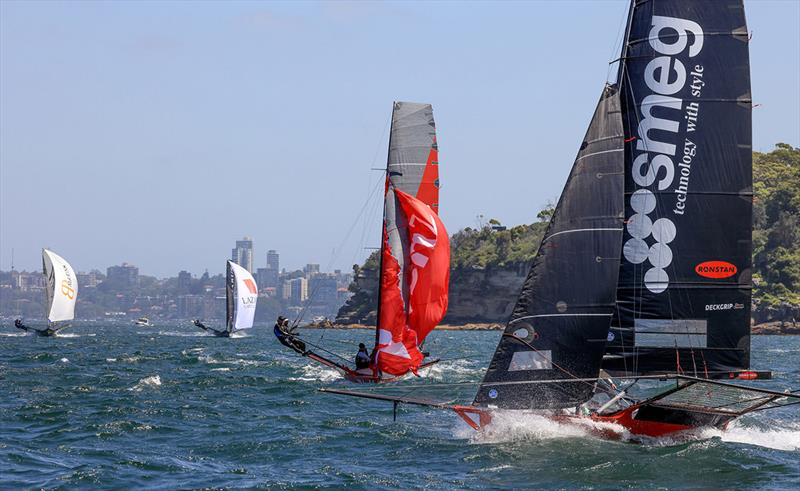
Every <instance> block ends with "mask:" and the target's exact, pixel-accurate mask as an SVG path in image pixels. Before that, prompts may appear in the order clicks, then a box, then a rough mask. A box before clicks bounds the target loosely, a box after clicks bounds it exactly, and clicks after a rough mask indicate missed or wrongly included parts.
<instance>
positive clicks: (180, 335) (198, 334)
mask: <svg viewBox="0 0 800 491" xmlns="http://www.w3.org/2000/svg"><path fill="white" fill-rule="evenodd" d="M136 334H147V335H149V336H152V335H153V331H144V332H138V331H137V332H136ZM158 335H159V336H174V337H178V338H204V337H208V336H213V334H208V333H205V332H200V331H198V332H180V331H158Z"/></svg>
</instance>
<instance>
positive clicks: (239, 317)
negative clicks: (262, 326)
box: [225, 261, 258, 332]
mask: <svg viewBox="0 0 800 491" xmlns="http://www.w3.org/2000/svg"><path fill="white" fill-rule="evenodd" d="M226 273H227V274H226V278H227V280H226V282H225V290H226V291H225V293H226V299H227V304H226V306H227V322H226V329H227V330H228V331H229V332H232V331H236V330H238V329H249V328H251V327H253V319H255V315H256V303H257V302H258V288H257V287H256V281H255V279H253V275H251V274H250V272H249V271H247V270H246V269H244V268H243V267H241V266H239V265H238V264H236V263H234V262H233V261H228V267H227V271H226Z"/></svg>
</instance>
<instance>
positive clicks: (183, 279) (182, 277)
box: [178, 271, 192, 293]
mask: <svg viewBox="0 0 800 491" xmlns="http://www.w3.org/2000/svg"><path fill="white" fill-rule="evenodd" d="M191 287H192V273H190V272H188V271H181V272H180V273H178V291H179V292H181V293H186V292H188V291H189V289H190V288H191Z"/></svg>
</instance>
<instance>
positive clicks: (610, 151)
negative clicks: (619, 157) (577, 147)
mask: <svg viewBox="0 0 800 491" xmlns="http://www.w3.org/2000/svg"><path fill="white" fill-rule="evenodd" d="M623 151H624V149H622V148H615V149H613V150H603V151H602V152H592V153H587V154H586V155H581V156H580V157H578V158H577V159H575V162H577V161H579V160H581V159H585V158H586V157H591V156H593V155H602V154H604V153H613V152H623Z"/></svg>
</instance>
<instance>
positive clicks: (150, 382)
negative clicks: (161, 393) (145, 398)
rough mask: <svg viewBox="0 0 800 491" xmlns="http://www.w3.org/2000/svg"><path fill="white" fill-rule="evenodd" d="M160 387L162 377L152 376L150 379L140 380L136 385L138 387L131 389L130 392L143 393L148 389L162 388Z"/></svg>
mask: <svg viewBox="0 0 800 491" xmlns="http://www.w3.org/2000/svg"><path fill="white" fill-rule="evenodd" d="M160 386H161V377H160V376H158V375H151V376H149V377H145V378H143V379H141V380H139V381H138V382H137V383H136V385H134V386H133V387H131V388H129V389H128V390H132V391H136V392H141V391H142V390H144V389H147V388H153V387H160Z"/></svg>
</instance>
